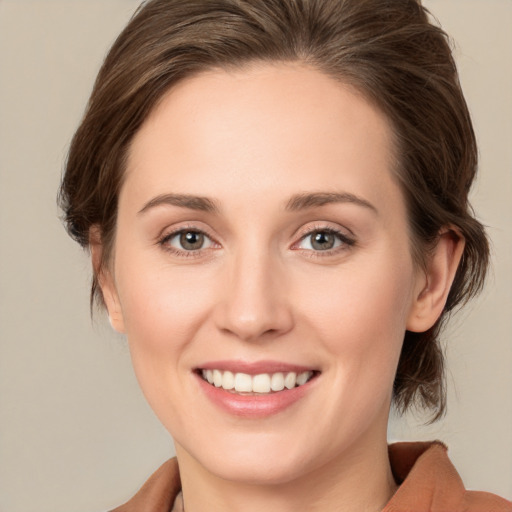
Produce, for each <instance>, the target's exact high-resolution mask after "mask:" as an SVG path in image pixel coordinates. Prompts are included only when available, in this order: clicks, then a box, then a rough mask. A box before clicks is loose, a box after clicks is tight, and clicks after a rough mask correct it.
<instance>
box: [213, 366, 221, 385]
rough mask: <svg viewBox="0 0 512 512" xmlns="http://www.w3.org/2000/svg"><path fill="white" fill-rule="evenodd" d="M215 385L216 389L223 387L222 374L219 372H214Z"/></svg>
mask: <svg viewBox="0 0 512 512" xmlns="http://www.w3.org/2000/svg"><path fill="white" fill-rule="evenodd" d="M213 385H214V386H215V387H216V388H220V387H221V386H222V373H221V372H220V371H219V370H213Z"/></svg>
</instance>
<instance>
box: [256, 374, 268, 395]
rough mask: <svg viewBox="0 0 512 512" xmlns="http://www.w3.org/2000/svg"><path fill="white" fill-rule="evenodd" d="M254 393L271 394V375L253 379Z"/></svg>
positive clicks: (257, 376) (258, 376)
mask: <svg viewBox="0 0 512 512" xmlns="http://www.w3.org/2000/svg"><path fill="white" fill-rule="evenodd" d="M252 391H253V392H254V393H270V375H269V374H268V373H262V374H261V375H255V376H254V377H253V378H252Z"/></svg>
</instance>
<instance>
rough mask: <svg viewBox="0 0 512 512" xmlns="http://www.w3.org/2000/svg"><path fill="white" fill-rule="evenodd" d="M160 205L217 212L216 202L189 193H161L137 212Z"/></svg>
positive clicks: (143, 211)
mask: <svg viewBox="0 0 512 512" xmlns="http://www.w3.org/2000/svg"><path fill="white" fill-rule="evenodd" d="M161 205H170V206H179V207H181V208H188V209H189V210H198V211H202V212H209V213H218V212H219V207H218V206H217V204H216V203H215V202H214V201H212V200H211V199H208V198H207V197H200V196H193V195H189V194H162V195H159V196H157V197H154V198H153V199H151V200H150V201H148V202H147V203H146V204H145V205H144V206H143V208H142V209H141V210H140V211H139V214H142V213H145V212H147V211H148V210H150V209H151V208H155V207H157V206H161Z"/></svg>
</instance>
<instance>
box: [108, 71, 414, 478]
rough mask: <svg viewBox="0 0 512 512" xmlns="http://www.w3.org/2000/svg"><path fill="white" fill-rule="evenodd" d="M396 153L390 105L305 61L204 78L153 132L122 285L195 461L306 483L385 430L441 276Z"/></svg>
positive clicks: (146, 138) (124, 201)
mask: <svg viewBox="0 0 512 512" xmlns="http://www.w3.org/2000/svg"><path fill="white" fill-rule="evenodd" d="M393 165H394V157H393V152H392V143H391V131H390V127H389V125H388V123H387V121H386V119H385V117H384V116H383V115H382V114H381V113H380V112H379V111H377V110H376V109H375V108H374V107H372V106H371V105H370V104H369V103H368V102H367V101H365V100H364V99H363V98H362V97H361V96H360V95H358V94H356V93H355V92H354V91H353V90H351V89H350V88H349V87H346V86H343V85H340V84H339V83H337V82H335V81H333V80H332V79H331V78H328V77H327V76H325V75H323V74H321V73H320V72H318V71H315V70H312V69H310V68H307V67H301V66H299V65H292V64H279V65H270V64H261V65H258V66H252V67H250V68H247V69H246V70H243V71H236V72H227V71H221V70H219V71H211V72H207V73H202V74H200V75H198V76H195V77H193V78H190V79H187V80H185V81H183V82H181V83H179V84H178V85H177V86H176V87H174V88H173V89H172V90H171V91H170V92H169V93H168V94H167V95H166V96H165V98H164V99H163V101H162V102H161V103H160V104H159V105H158V107H157V108H156V109H155V110H154V112H153V113H152V114H151V116H150V117H149V118H148V120H147V121H146V122H145V124H144V125H143V126H142V128H141V129H140V131H139V132H138V133H137V135H136V136H135V138H134V141H133V145H132V147H131V150H130V154H129V159H128V164H127V171H126V173H127V174H126V181H125V183H124V185H123V187H122V191H121V194H120V199H119V215H118V227H117V235H116V242H115V257H114V261H113V266H112V268H113V270H112V273H111V277H110V278H106V279H104V281H103V283H102V284H103V292H104V295H105V300H106V302H107V305H108V308H109V311H110V314H111V318H112V321H113V324H114V326H115V327H116V328H117V329H118V330H120V331H123V332H125V333H126V335H127V339H128V342H129V346H130V351H131V356H132V359H133V365H134V368H135V372H136V375H137V378H138V380H139V382H140V385H141V387H142V390H143V392H144V394H145V396H146V398H147V399H148V401H149V403H150V404H151V406H152V408H153V409H154V411H155V413H156V414H157V416H158V417H159V418H160V420H161V421H162V423H163V424H164V425H165V427H166V428H167V429H168V430H169V432H170V433H171V434H172V436H173V437H174V440H175V443H176V449H177V452H178V455H179V456H182V457H183V460H185V458H187V457H188V458H189V459H190V460H194V461H195V462H196V463H198V464H199V465H200V466H202V467H203V468H205V469H206V470H207V471H209V472H212V473H214V474H216V475H218V476H221V477H223V478H227V479H233V480H239V481H251V482H270V481H272V482H286V481H289V480H292V479H294V478H297V477H299V476H301V475H302V474H306V473H309V472H310V471H313V470H315V469H317V468H320V467H322V466H325V465H328V464H336V463H338V462H339V461H340V460H342V459H343V458H344V457H347V456H349V454H350V453H355V452H354V451H355V450H361V449H363V448H362V447H368V446H370V447H371V446H374V445H375V443H376V442H378V443H380V442H385V435H386V423H387V416H388V410H389V406H390V399H391V390H392V384H393V380H394V375H395V370H396V367H397V363H398V359H399V354H400V349H401V345H402V340H403V336H404V332H405V330H406V328H407V325H408V321H409V318H410V316H411V314H412V310H413V308H414V297H415V296H416V295H417V294H418V290H419V288H421V279H420V278H419V275H417V272H416V267H415V266H414V265H413V261H412V259H411V252H410V245H409V237H408V225H407V217H406V210H405V206H404V199H403V197H402V193H401V191H400V189H399V186H398V184H397V182H396V180H395V179H394V177H393V172H392V169H393ZM205 379H210V380H212V379H213V380H214V382H213V383H209V382H207V380H205ZM299 384H302V385H299ZM233 385H235V386H236V388H235V389H232V386H233ZM283 386H284V389H283ZM288 387H290V388H291V389H288ZM224 388H226V389H224ZM230 388H231V389H230ZM272 389H274V390H272Z"/></svg>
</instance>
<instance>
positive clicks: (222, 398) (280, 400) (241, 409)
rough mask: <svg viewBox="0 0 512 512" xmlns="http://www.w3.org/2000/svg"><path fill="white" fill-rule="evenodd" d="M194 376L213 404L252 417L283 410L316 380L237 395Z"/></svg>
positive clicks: (230, 411) (261, 416) (294, 401)
mask: <svg viewBox="0 0 512 512" xmlns="http://www.w3.org/2000/svg"><path fill="white" fill-rule="evenodd" d="M196 377H197V379H198V381H199V386H200V387H201V389H202V391H203V392H204V393H205V395H206V396H207V397H208V398H209V399H210V400H211V401H212V402H213V403H214V404H215V405H217V406H218V407H220V408H221V409H223V410H224V411H226V412H228V413H230V414H232V415H235V416H241V417H245V418H254V419H256V418H266V417H268V416H272V415H274V414H277V413H279V412H282V411H284V410H285V409H287V408H288V407H290V406H291V405H293V404H294V403H296V402H298V401H299V400H300V399H301V398H302V397H303V396H304V395H306V394H307V392H308V391H309V389H310V387H311V383H312V381H313V380H316V378H313V379H311V380H310V381H309V382H306V384H303V385H302V386H297V387H295V388H292V389H284V390H283V391H278V392H276V393H268V394H261V395H239V394H237V393H231V392H230V391H226V390H225V389H223V388H217V387H215V386H212V385H211V384H209V383H208V382H206V381H205V380H204V379H203V378H201V377H200V376H199V375H197V374H196Z"/></svg>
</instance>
